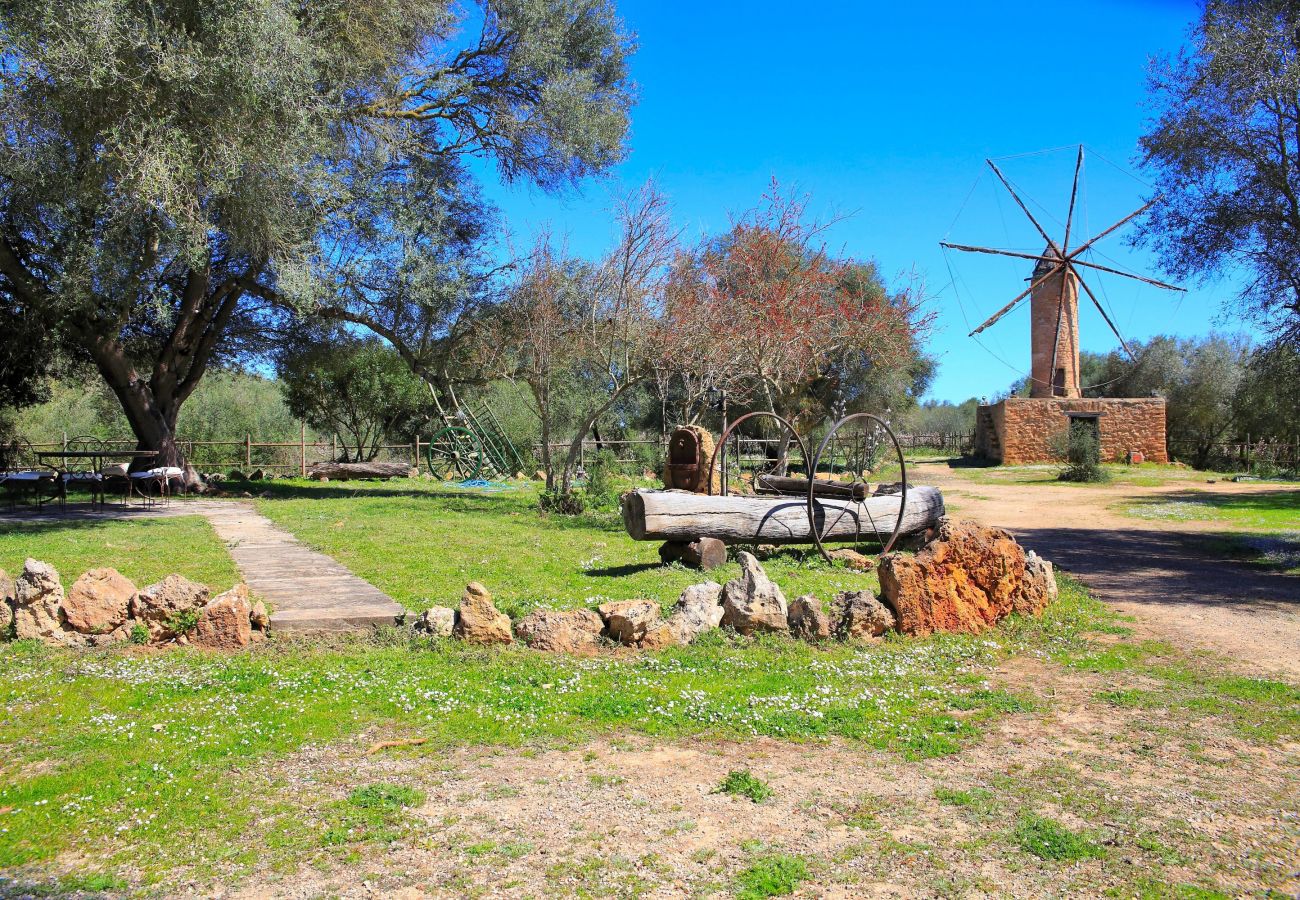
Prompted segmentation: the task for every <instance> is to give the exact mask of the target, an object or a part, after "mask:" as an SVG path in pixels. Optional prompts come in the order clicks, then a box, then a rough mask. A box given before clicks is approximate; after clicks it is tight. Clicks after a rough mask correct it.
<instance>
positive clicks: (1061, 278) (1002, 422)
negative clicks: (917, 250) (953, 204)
mask: <svg viewBox="0 0 1300 900" xmlns="http://www.w3.org/2000/svg"><path fill="white" fill-rule="evenodd" d="M985 162H987V163H988V165H989V168H990V169H992V170H993V174H994V175H996V176H997V179H998V181H1000V182H1001V183H1002V186H1003V187H1005V188H1006V189H1007V192H1008V193H1010V194H1011V197H1012V199H1014V200H1015V201H1016V205H1017V206H1019V207H1020V210H1021V212H1023V213H1024V214H1025V216H1026V217H1028V219H1029V221H1030V222H1031V223H1033V226H1034V228H1035V229H1036V230H1037V231H1038V234H1039V236H1040V237H1041V238H1042V239H1043V241H1044V242H1045V243H1046V246H1045V247H1044V248H1043V251H1042V252H1041V253H1037V254H1034V253H1021V252H1018V251H1014V250H1003V249H998V248H995V247H977V246H972V245H969V244H953V243H949V242H947V241H940V246H942V247H944V248H945V249H949V250H961V251H965V252H969V253H986V254H992V255H995V256H1010V257H1013V258H1016V259H1023V260H1026V261H1033V263H1034V268H1033V272H1032V274H1031V275H1030V276H1029V278H1027V279H1026V281H1028V282H1029V286H1028V287H1026V288H1025V289H1024V290H1023V291H1021V292H1020V293H1019V294H1017V295H1016V296H1015V297H1014V298H1012V300H1011V302H1009V303H1007V304H1006V305H1005V306H1003V307H1002V308H1001V309H999V310H998V311H997V312H995V313H994V314H993V315H992V316H990V317H989V318H988V319H987V320H986V321H985V322H984V323H983V324H981V325H980V326H979V327H977V328H976V329H974V330H973V331H972V332H971V333H970V336H971V337H974V336H975V335H977V334H979V333H980V332H981V331H983V330H984V329H986V328H988V327H990V326H991V325H993V324H994V323H995V322H997V321H998V320H999V319H1001V318H1002V317H1003V316H1005V315H1006V314H1007V313H1009V312H1011V310H1013V309H1014V308H1015V307H1016V306H1018V305H1019V304H1020V302H1021V301H1022V300H1024V299H1025V298H1026V297H1028V298H1029V322H1030V325H1029V329H1030V331H1029V343H1030V369H1029V379H1030V381H1029V397H1028V398H1015V397H1011V398H1008V399H1006V400H1004V401H1001V402H1000V403H995V404H988V405H984V406H981V407H980V409H979V413H978V416H977V419H976V441H975V442H976V447H977V449H979V450H980V452H982V453H983V454H984V455H985V456H988V457H990V458H991V459H993V460H994V461H996V462H1038V461H1042V460H1047V459H1050V458H1051V456H1052V449H1051V445H1052V443H1053V438H1054V435H1055V433H1056V432H1059V431H1060V430H1061V429H1062V428H1064V427H1074V426H1075V425H1077V424H1080V423H1083V424H1086V425H1087V426H1088V427H1091V428H1095V429H1096V430H1097V434H1098V437H1099V438H1100V444H1101V454H1102V458H1103V459H1121V458H1128V459H1134V458H1139V459H1142V458H1144V459H1148V460H1151V461H1154V462H1167V461H1168V456H1167V452H1166V448H1165V409H1164V400H1163V399H1161V398H1158V397H1154V398H1153V397H1147V398H1134V399H1117V398H1104V399H1103V398H1086V397H1084V396H1083V389H1084V386H1083V385H1081V384H1080V377H1079V292H1080V289H1082V291H1083V293H1085V294H1086V295H1087V296H1088V299H1089V300H1091V301H1092V304H1093V305H1094V306H1095V307H1096V308H1097V311H1098V312H1099V313H1101V316H1102V318H1103V319H1104V320H1105V321H1106V324H1107V325H1108V326H1110V330H1111V331H1112V332H1114V334H1115V337H1116V338H1117V339H1118V340H1119V344H1120V346H1121V347H1123V348H1124V352H1125V353H1127V354H1128V355H1129V357H1130V358H1133V352H1132V351H1131V350H1130V349H1129V346H1128V344H1127V343H1126V342H1125V341H1124V337H1123V335H1121V334H1120V333H1119V329H1118V328H1116V327H1115V323H1114V322H1113V321H1112V320H1111V318H1110V316H1109V315H1108V314H1107V312H1106V310H1105V308H1104V307H1103V306H1102V305H1101V302H1100V301H1099V300H1098V299H1097V295H1096V294H1094V293H1093V291H1092V288H1091V287H1090V286H1089V285H1088V282H1087V281H1086V280H1084V278H1083V275H1082V271H1081V270H1082V269H1087V270H1088V271H1089V277H1090V278H1091V277H1093V274H1094V273H1096V272H1106V273H1109V274H1112V275H1119V276H1122V277H1124V278H1131V279H1133V280H1135V281H1140V282H1142V283H1144V284H1150V285H1153V286H1155V287H1158V288H1161V289H1163V290H1169V291H1182V290H1184V288H1181V287H1177V286H1175V285H1172V284H1165V283H1164V282H1163V281H1156V280H1155V279H1153V278H1147V277H1146V276H1144V275H1138V274H1135V273H1133V272H1125V271H1123V270H1121V269H1116V268H1113V267H1111V266H1105V265H1101V264H1100V263H1097V262H1096V261H1095V260H1093V259H1091V258H1087V257H1085V254H1086V253H1088V251H1090V250H1091V249H1092V248H1093V247H1094V245H1096V244H1097V242H1098V241H1100V240H1102V239H1103V238H1105V237H1107V236H1109V235H1111V234H1113V233H1114V232H1116V231H1118V230H1119V229H1120V228H1122V227H1123V226H1124V225H1126V224H1128V223H1129V222H1131V221H1133V220H1134V219H1135V218H1137V217H1138V216H1140V215H1141V214H1142V213H1144V212H1146V211H1147V210H1148V209H1150V208H1151V206H1152V204H1154V203H1155V202H1156V201H1155V200H1152V201H1150V202H1148V203H1146V204H1145V205H1143V206H1142V207H1140V208H1138V209H1136V210H1134V211H1133V212H1131V213H1129V214H1128V215H1127V216H1125V217H1124V218H1122V219H1120V220H1119V221H1118V222H1116V223H1115V224H1114V225H1111V226H1110V227H1109V228H1107V229H1105V230H1103V231H1101V232H1099V233H1098V234H1097V235H1095V236H1094V237H1092V238H1089V239H1088V240H1086V241H1084V242H1082V243H1080V244H1079V245H1078V246H1075V247H1071V244H1070V237H1071V231H1072V230H1073V226H1074V211H1075V202H1076V201H1077V200H1078V197H1079V175H1080V173H1081V172H1082V170H1083V145H1080V146H1079V152H1078V156H1077V158H1076V160H1075V165H1074V182H1073V184H1072V186H1071V189H1070V206H1069V212H1068V213H1067V214H1066V219H1065V235H1064V238H1063V239H1062V240H1061V241H1059V242H1058V241H1056V240H1054V239H1053V238H1052V237H1051V236H1050V235H1049V234H1048V233H1047V231H1046V230H1045V229H1044V228H1043V226H1042V225H1041V224H1040V223H1039V221H1038V219H1036V218H1035V217H1034V214H1033V213H1031V212H1030V211H1029V207H1028V206H1026V205H1025V202H1024V200H1022V199H1021V197H1020V195H1019V194H1018V193H1017V192H1016V190H1015V188H1014V187H1012V186H1011V182H1010V181H1008V180H1007V178H1006V176H1005V175H1003V174H1002V171H1001V170H1000V169H999V168H998V167H997V165H995V164H994V162H993V161H992V160H985Z"/></svg>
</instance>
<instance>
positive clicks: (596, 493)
mask: <svg viewBox="0 0 1300 900" xmlns="http://www.w3.org/2000/svg"><path fill="white" fill-rule="evenodd" d="M617 472H618V458H617V457H616V456H614V452H613V451H612V450H601V451H600V452H599V453H597V454H596V455H595V456H593V457H592V458H591V463H590V464H589V465H588V467H587V499H588V500H589V501H590V503H591V505H592V506H596V507H607V506H610V505H611V504H612V503H613V502H615V501H616V500H617V499H618V498H617V497H616V496H615V492H614V475H615V474H616V473H617Z"/></svg>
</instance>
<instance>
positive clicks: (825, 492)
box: [754, 475, 867, 500]
mask: <svg viewBox="0 0 1300 900" xmlns="http://www.w3.org/2000/svg"><path fill="white" fill-rule="evenodd" d="M754 489H755V490H757V491H761V492H764V493H771V494H781V495H783V496H787V497H792V496H800V497H807V496H808V479H807V478H790V477H788V476H785V475H759V476H758V477H757V478H755V479H754ZM813 493H814V494H816V495H817V496H818V497H839V498H841V499H845V500H862V499H863V498H865V497H866V496H867V486H866V485H865V484H863V483H862V482H861V481H859V482H857V483H856V484H844V483H843V482H840V481H822V480H820V479H819V480H818V481H816V482H814V483H813Z"/></svg>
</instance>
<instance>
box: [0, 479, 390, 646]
mask: <svg viewBox="0 0 1300 900" xmlns="http://www.w3.org/2000/svg"><path fill="white" fill-rule="evenodd" d="M196 515H198V516H203V517H205V518H206V519H207V520H208V521H209V522H211V523H212V528H213V530H215V531H216V533H217V536H218V537H220V538H221V540H222V541H223V542H224V543H225V545H226V549H227V550H228V551H229V552H230V556H231V558H232V559H233V560H234V561H235V565H236V566H237V567H238V568H239V573H240V575H241V576H243V579H244V582H245V583H246V584H247V585H248V587H249V590H251V591H252V592H253V593H254V594H256V595H257V596H259V597H261V598H262V599H263V600H265V601H266V602H267V603H268V604H269V605H270V606H271V609H272V613H271V627H272V628H273V629H275V630H277V631H351V630H356V629H359V628H365V627H368V626H374V625H391V624H393V621H394V620H395V619H396V618H397V617H398V616H400V615H402V614H403V613H404V612H405V611H406V610H405V609H404V608H403V607H401V606H399V605H398V604H397V602H396V601H394V600H393V598H392V597H389V596H388V595H387V594H385V593H384V592H383V591H381V590H379V588H377V587H375V586H374V585H373V584H370V583H369V582H367V581H364V580H362V579H360V578H358V577H357V576H356V575H353V574H352V572H350V571H349V570H348V569H347V567H346V566H344V565H342V564H341V563H339V562H338V561H337V560H335V559H333V558H332V557H329V556H326V555H325V554H323V553H317V552H316V551H315V550H312V549H310V548H309V547H307V546H305V545H304V544H303V543H302V542H301V541H299V540H298V539H297V538H296V537H294V536H293V535H292V534H290V533H289V532H287V531H285V530H284V529H282V528H280V527H279V526H277V525H276V524H275V523H274V522H272V521H271V520H270V519H268V518H266V516H263V515H262V514H261V513H259V512H258V511H257V510H256V509H254V508H253V506H252V504H250V503H240V502H238V501H229V500H175V501H173V502H171V503H170V504H167V505H165V506H164V505H154V506H149V507H144V506H127V507H122V506H119V505H110V506H109V507H108V508H107V509H104V510H91V509H90V508H89V507H88V506H87V505H84V504H69V506H68V510H67V513H66V514H65V515H62V516H60V515H57V514H54V513H52V512H51V511H45V512H41V513H35V514H33V513H24V514H20V515H17V516H12V515H0V524H3V523H4V522H7V521H8V522H14V521H21V522H43V523H50V522H60V521H83V522H84V521H94V520H114V519H119V520H120V519H135V518H156V517H169V516H196Z"/></svg>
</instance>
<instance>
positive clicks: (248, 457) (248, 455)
mask: <svg viewBox="0 0 1300 900" xmlns="http://www.w3.org/2000/svg"><path fill="white" fill-rule="evenodd" d="M244 468H245V469H251V468H253V435H252V434H251V433H250V432H247V431H245V432H244Z"/></svg>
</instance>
